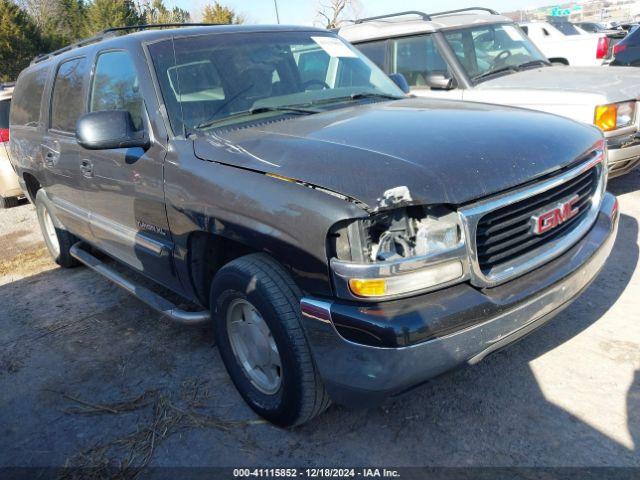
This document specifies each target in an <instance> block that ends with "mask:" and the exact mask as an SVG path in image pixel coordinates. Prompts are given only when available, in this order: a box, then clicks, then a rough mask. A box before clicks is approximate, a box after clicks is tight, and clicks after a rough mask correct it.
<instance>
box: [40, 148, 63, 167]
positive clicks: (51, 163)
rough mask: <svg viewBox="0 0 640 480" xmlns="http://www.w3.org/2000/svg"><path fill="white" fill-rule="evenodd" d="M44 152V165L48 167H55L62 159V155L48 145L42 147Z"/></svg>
mask: <svg viewBox="0 0 640 480" xmlns="http://www.w3.org/2000/svg"><path fill="white" fill-rule="evenodd" d="M42 150H43V151H44V164H45V166H47V167H55V166H56V162H57V161H58V158H59V157H60V153H59V152H58V151H57V150H55V149H54V148H53V147H50V146H48V145H42Z"/></svg>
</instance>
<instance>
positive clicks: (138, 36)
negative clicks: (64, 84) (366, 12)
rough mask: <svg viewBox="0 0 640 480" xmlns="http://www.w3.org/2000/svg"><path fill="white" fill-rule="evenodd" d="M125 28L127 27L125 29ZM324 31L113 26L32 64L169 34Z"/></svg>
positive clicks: (285, 27) (273, 27) (279, 27)
mask: <svg viewBox="0 0 640 480" xmlns="http://www.w3.org/2000/svg"><path fill="white" fill-rule="evenodd" d="M124 31H126V30H124ZM285 31H286V32H291V31H301V32H324V33H327V32H328V31H327V30H324V29H320V28H316V27H301V26H290V25H194V26H189V25H187V24H185V26H182V27H180V28H162V29H160V28H157V26H156V28H154V26H150V28H149V29H143V30H139V31H134V32H132V33H128V34H124V35H122V34H119V33H121V32H122V30H119V29H114V31H109V30H105V31H104V32H102V33H100V34H98V35H96V36H95V37H91V38H87V39H84V40H80V41H79V42H77V43H74V44H72V45H69V46H67V47H64V48H61V49H60V50H57V51H55V52H51V53H48V54H45V55H42V56H40V57H36V58H35V59H34V60H33V61H32V62H31V65H32V66H33V65H34V64H35V65H40V64H47V63H49V62H50V61H52V60H53V59H58V60H61V59H63V58H66V57H70V56H76V55H80V54H82V53H83V52H85V51H87V50H89V49H94V48H96V45H99V48H100V49H104V48H121V47H122V46H124V45H131V44H140V43H147V42H154V41H158V40H163V39H168V38H171V37H176V38H177V37H187V36H194V35H210V34H224V33H229V34H231V33H252V32H253V33H260V32H285Z"/></svg>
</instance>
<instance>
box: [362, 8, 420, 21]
mask: <svg viewBox="0 0 640 480" xmlns="http://www.w3.org/2000/svg"><path fill="white" fill-rule="evenodd" d="M405 15H417V16H419V17H422V19H423V20H431V17H430V16H429V15H428V14H426V13H424V12H419V11H418V10H409V11H407V12H399V13H388V14H387V15H378V16H375V17H367V18H359V19H357V20H355V21H354V22H353V23H356V24H359V23H365V22H372V21H374V20H382V19H384V18H394V17H404V16H405Z"/></svg>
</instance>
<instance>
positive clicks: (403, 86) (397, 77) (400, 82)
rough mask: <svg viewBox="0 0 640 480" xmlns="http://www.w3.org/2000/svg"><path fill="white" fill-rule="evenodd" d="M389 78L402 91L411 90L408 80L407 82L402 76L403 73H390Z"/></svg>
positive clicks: (407, 91)
mask: <svg viewBox="0 0 640 480" xmlns="http://www.w3.org/2000/svg"><path fill="white" fill-rule="evenodd" d="M389 78H390V79H391V80H393V83H395V84H396V85H397V86H398V87H399V88H400V90H402V91H403V92H404V93H409V92H410V91H411V88H410V87H409V82H407V79H406V78H404V75H403V74H401V73H392V74H391V75H389Z"/></svg>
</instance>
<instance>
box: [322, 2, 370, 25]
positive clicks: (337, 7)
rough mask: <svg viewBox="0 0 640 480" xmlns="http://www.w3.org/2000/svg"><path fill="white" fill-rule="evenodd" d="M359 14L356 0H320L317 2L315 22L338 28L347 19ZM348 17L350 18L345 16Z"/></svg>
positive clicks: (353, 18) (355, 17) (352, 18)
mask: <svg viewBox="0 0 640 480" xmlns="http://www.w3.org/2000/svg"><path fill="white" fill-rule="evenodd" d="M359 16H360V3H359V2H358V0H322V1H320V3H319V4H318V10H317V19H318V22H317V23H321V24H323V25H324V26H325V27H326V28H328V29H330V28H338V27H340V26H341V25H342V24H343V23H344V22H345V21H347V20H355V19H357V18H358V17H359ZM345 17H350V18H348V19H347V18H345Z"/></svg>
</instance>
